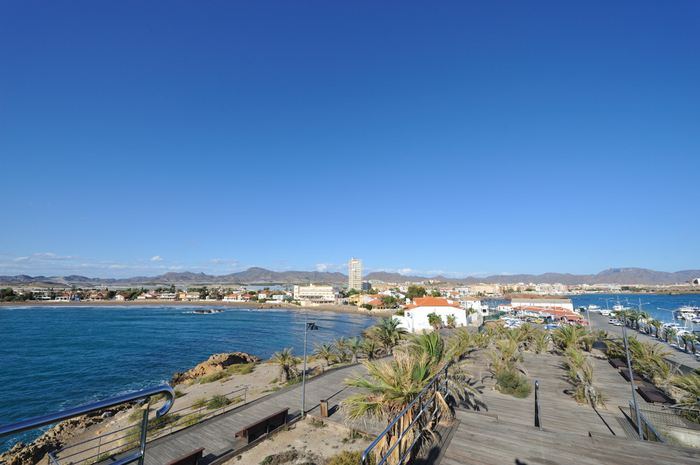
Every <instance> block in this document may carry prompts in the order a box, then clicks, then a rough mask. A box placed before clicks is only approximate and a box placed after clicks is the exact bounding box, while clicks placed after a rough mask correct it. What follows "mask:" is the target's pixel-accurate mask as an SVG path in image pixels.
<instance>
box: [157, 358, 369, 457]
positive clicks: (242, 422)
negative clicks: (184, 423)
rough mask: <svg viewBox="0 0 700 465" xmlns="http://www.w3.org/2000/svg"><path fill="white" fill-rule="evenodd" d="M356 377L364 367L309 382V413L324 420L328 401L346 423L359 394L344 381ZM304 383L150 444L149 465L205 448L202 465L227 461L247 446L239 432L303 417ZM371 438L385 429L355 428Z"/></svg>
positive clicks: (338, 418) (336, 418) (332, 415)
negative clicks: (274, 417) (349, 402)
mask: <svg viewBox="0 0 700 465" xmlns="http://www.w3.org/2000/svg"><path fill="white" fill-rule="evenodd" d="M353 373H361V374H364V373H366V370H365V368H364V367H363V366H362V365H350V366H347V367H343V368H338V369H333V370H329V371H327V372H326V373H324V374H322V375H319V376H317V377H314V378H311V379H308V380H307V381H306V410H307V412H308V413H309V414H310V415H314V416H320V411H319V407H320V400H321V399H325V400H327V401H328V407H329V411H330V415H329V418H328V420H329V421H333V422H337V423H344V421H345V418H344V416H343V410H342V409H340V408H339V406H340V403H341V402H342V401H343V400H345V399H347V398H348V397H350V396H351V395H353V394H355V393H357V392H359V390H358V389H357V388H352V387H348V386H345V385H344V381H345V380H346V379H347V378H348V377H349V376H351V375H352V374H353ZM301 394H302V385H301V383H299V384H296V385H294V386H292V387H289V388H287V389H283V390H281V391H278V392H275V393H272V394H270V395H268V396H265V397H262V398H260V399H257V400H255V401H253V402H251V403H249V404H247V405H245V406H242V407H240V408H237V409H234V410H231V411H230V412H227V413H225V414H223V415H219V416H217V417H214V418H212V419H209V420H206V421H204V422H202V423H199V424H198V425H195V426H192V427H190V428H186V429H184V430H181V431H177V432H175V433H173V434H171V435H168V436H165V437H162V438H159V439H156V440H154V441H152V442H149V443H148V446H147V448H146V460H145V463H146V465H163V464H166V463H168V462H170V461H171V460H174V459H177V458H179V457H181V456H183V455H185V454H187V453H189V452H192V451H193V450H196V449H199V448H200V447H204V448H205V450H204V457H203V459H202V461H201V462H200V463H202V464H209V463H212V462H214V461H216V460H217V459H220V458H222V457H226V456H227V455H230V454H231V453H233V452H234V451H236V450H238V449H240V448H241V447H243V446H244V445H245V444H243V442H242V441H241V439H239V438H235V437H234V435H235V434H236V432H238V431H240V430H241V429H243V428H245V427H246V426H248V425H250V424H252V423H255V422H257V421H258V420H260V419H262V418H265V417H266V416H268V415H270V414H272V413H275V412H278V411H279V410H282V409H285V408H289V416H288V420H292V419H294V418H295V417H298V416H299V415H300V413H301ZM351 426H354V427H356V428H358V429H360V430H362V431H365V432H367V433H370V434H375V435H376V434H378V433H380V432H381V431H382V429H383V428H382V427H381V426H380V425H377V424H375V423H368V424H357V425H351Z"/></svg>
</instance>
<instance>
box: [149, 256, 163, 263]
mask: <svg viewBox="0 0 700 465" xmlns="http://www.w3.org/2000/svg"><path fill="white" fill-rule="evenodd" d="M151 261H152V262H162V261H163V257H161V256H160V255H156V256H155V257H152V258H151Z"/></svg>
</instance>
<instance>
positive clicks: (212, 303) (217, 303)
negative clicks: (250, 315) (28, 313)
mask: <svg viewBox="0 0 700 465" xmlns="http://www.w3.org/2000/svg"><path fill="white" fill-rule="evenodd" d="M168 305H170V306H183V307H219V308H222V309H226V308H236V307H245V308H259V309H266V308H281V309H286V310H296V311H300V312H314V311H319V312H337V313H356V314H360V315H375V316H386V315H389V314H391V312H387V311H384V312H375V311H369V310H367V309H365V308H361V307H355V306H354V305H318V306H314V307H300V306H299V305H294V304H289V303H281V304H278V303H271V302H265V303H264V304H261V303H258V302H224V301H222V300H200V301H193V302H190V301H182V300H134V301H119V300H94V301H89V302H88V301H84V302H83V301H81V302H57V301H33V300H32V301H26V302H0V307H20V306H21V307H63V306H66V307H68V306H82V307H96V306H112V307H114V306H124V307H148V306H168Z"/></svg>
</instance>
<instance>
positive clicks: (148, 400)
mask: <svg viewBox="0 0 700 465" xmlns="http://www.w3.org/2000/svg"><path fill="white" fill-rule="evenodd" d="M143 402H144V405H145V406H146V408H145V409H144V411H143V420H142V421H141V444H140V445H139V451H140V452H141V457H139V462H138V463H139V465H143V461H144V458H145V457H144V455H145V454H146V436H147V435H148V411H149V410H151V398H150V397H147V398H146V399H144V401H143Z"/></svg>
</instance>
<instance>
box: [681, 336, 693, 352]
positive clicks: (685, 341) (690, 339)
mask: <svg viewBox="0 0 700 465" xmlns="http://www.w3.org/2000/svg"><path fill="white" fill-rule="evenodd" d="M679 339H680V340H681V341H683V351H684V352H688V344H690V345H691V346H693V355H695V346H694V345H693V339H695V338H694V337H693V336H691V335H690V334H684V335H682V336H680V337H679Z"/></svg>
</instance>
